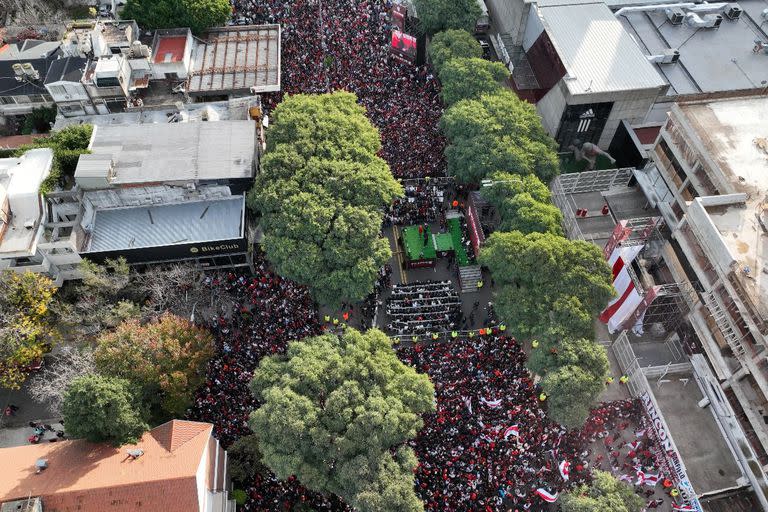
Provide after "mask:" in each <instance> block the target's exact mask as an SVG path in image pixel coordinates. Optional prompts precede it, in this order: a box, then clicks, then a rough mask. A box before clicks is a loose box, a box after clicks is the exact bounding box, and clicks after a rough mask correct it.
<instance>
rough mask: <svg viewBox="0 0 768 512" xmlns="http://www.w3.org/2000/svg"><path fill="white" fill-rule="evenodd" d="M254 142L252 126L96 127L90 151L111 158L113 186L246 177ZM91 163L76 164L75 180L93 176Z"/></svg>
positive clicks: (230, 123)
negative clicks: (86, 175) (86, 174)
mask: <svg viewBox="0 0 768 512" xmlns="http://www.w3.org/2000/svg"><path fill="white" fill-rule="evenodd" d="M256 142H257V141H256V123H255V122H254V121H216V122H196V123H163V124H159V123H158V124H138V125H137V124H133V125H102V126H99V125H97V126H95V127H94V130H93V136H92V138H91V146H90V149H91V152H92V154H93V155H105V156H109V157H111V160H112V162H113V163H114V176H113V178H112V180H111V183H112V184H113V185H128V184H134V183H136V184H138V183H168V182H179V181H182V182H185V181H206V180H220V179H242V178H251V177H253V172H254V159H255V158H256ZM94 160H95V158H94V157H90V158H87V159H85V160H84V161H83V166H81V165H80V163H78V167H77V169H76V170H75V179H77V178H78V177H82V176H85V175H84V174H83V173H86V172H87V173H88V176H90V177H93V176H94V172H95V170H94V169H93V164H94ZM103 162H105V168H104V176H105V177H106V176H107V174H108V172H109V168H108V164H109V160H108V159H106V158H105V159H104V160H103Z"/></svg>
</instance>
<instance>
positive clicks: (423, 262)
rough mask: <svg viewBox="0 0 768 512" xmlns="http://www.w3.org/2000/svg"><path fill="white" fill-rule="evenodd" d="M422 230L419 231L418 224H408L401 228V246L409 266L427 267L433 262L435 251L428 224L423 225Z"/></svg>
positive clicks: (435, 255) (435, 256)
mask: <svg viewBox="0 0 768 512" xmlns="http://www.w3.org/2000/svg"><path fill="white" fill-rule="evenodd" d="M423 229H425V230H426V236H425V235H424V232H422V233H419V226H418V225H417V226H409V227H407V228H404V229H403V232H402V237H403V248H404V249H405V260H406V263H407V265H408V266H409V267H410V268H413V267H428V266H433V265H434V264H435V259H436V258H437V253H436V252H435V246H434V243H433V242H432V233H431V230H430V228H429V226H424V227H423Z"/></svg>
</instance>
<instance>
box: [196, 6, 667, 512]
mask: <svg viewBox="0 0 768 512" xmlns="http://www.w3.org/2000/svg"><path fill="white" fill-rule="evenodd" d="M234 3H235V11H236V16H238V17H239V18H244V19H245V20H246V21H248V22H251V23H280V24H281V25H282V30H283V35H282V37H283V39H282V52H283V54H282V63H283V90H282V92H281V93H278V94H274V95H271V96H268V97H267V99H266V105H267V108H268V109H270V108H274V106H276V105H277V104H278V103H279V102H280V100H281V99H282V95H283V94H295V93H321V92H327V91H332V90H339V89H345V90H349V91H352V92H354V93H356V94H357V96H358V98H359V101H360V103H361V104H362V105H364V106H365V108H366V111H367V114H368V116H369V117H370V119H371V121H372V122H373V123H374V125H375V126H376V127H377V128H378V129H379V130H380V133H381V139H382V150H381V153H380V154H381V156H382V157H383V158H384V159H385V160H386V161H387V162H388V164H389V165H390V168H391V170H392V172H393V174H394V175H395V176H396V177H398V178H400V179H402V180H404V185H405V191H406V195H405V198H403V199H402V200H398V201H397V202H396V204H395V205H394V207H393V208H392V210H391V211H390V213H389V214H388V215H387V216H386V217H385V223H386V224H405V225H407V224H412V223H416V222H418V223H422V222H424V223H429V222H434V221H435V220H436V219H438V218H439V216H440V211H441V205H442V203H443V200H444V197H443V190H442V188H441V187H438V186H437V185H436V184H435V182H433V183H431V184H430V182H429V180H427V181H415V182H411V183H409V182H408V181H407V180H413V179H416V180H419V179H422V178H424V177H431V178H436V177H440V176H443V175H444V173H445V160H444V156H443V151H444V147H445V141H444V138H443V137H442V135H441V134H440V132H439V128H438V122H439V119H440V116H441V114H442V111H443V106H442V102H441V100H440V97H439V92H440V91H439V84H438V82H437V81H436V80H435V79H434V76H433V75H432V72H431V70H430V68H429V67H428V66H421V67H416V66H414V65H412V64H407V63H405V62H400V61H398V60H395V59H393V58H392V57H391V54H390V45H389V42H390V37H391V29H392V25H391V20H390V19H389V11H390V8H391V5H390V4H389V2H381V1H372V0H322V1H309V0H297V1H294V2H285V1H284V0H266V1H262V0H259V1H258V2H257V1H255V0H235V2H234ZM331 14H332V15H331ZM255 266H256V273H255V275H254V276H248V277H245V276H242V275H239V274H236V273H229V274H222V275H219V276H218V277H216V278H213V277H211V278H209V279H208V281H207V284H208V286H210V287H211V288H212V289H218V290H220V291H223V292H225V293H228V294H230V295H231V296H232V297H233V299H234V302H235V303H236V304H237V305H236V306H234V307H233V309H232V310H231V311H220V312H219V314H217V315H215V316H213V317H211V318H207V319H206V320H205V323H207V324H208V326H209V327H210V329H211V330H212V332H213V333H214V334H215V336H216V340H217V341H216V355H215V357H214V358H213V360H211V361H210V363H209V364H208V368H207V379H206V382H205V383H204V385H203V386H202V387H201V388H200V389H199V390H198V392H197V396H196V398H195V402H194V405H193V407H192V409H191V411H190V414H189V417H190V419H195V420H200V421H207V422H211V423H213V424H214V425H215V427H214V432H215V435H216V437H218V438H219V439H220V440H221V441H222V443H223V444H224V445H225V446H230V445H231V444H232V443H233V442H234V441H236V440H237V439H239V438H241V437H243V436H246V435H249V434H250V433H251V431H250V429H249V427H248V418H249V414H250V412H251V411H252V410H253V409H254V408H256V407H257V406H258V403H257V402H256V399H255V398H254V397H253V395H252V393H251V392H250V390H249V387H248V386H249V382H250V380H251V378H252V376H253V372H254V370H255V368H256V367H257V366H258V364H259V361H260V360H261V359H262V358H264V357H266V356H269V355H273V354H282V353H284V352H285V350H286V347H287V344H288V343H289V342H290V341H292V340H297V339H301V338H304V337H307V336H312V335H317V334H320V333H322V332H323V331H324V330H326V329H334V328H337V327H341V326H338V325H336V322H337V319H334V323H333V324H331V323H329V322H328V317H326V318H325V319H323V318H321V317H319V314H318V312H317V311H316V310H315V309H314V305H313V301H312V298H311V296H310V294H309V293H308V291H307V290H306V289H305V288H304V287H302V286H299V285H297V284H295V283H293V282H291V281H289V280H287V279H284V278H282V277H280V276H278V275H277V274H275V273H273V272H272V271H271V270H269V268H268V265H267V263H266V262H265V261H264V260H262V259H260V258H257V261H256V263H255ZM390 273H391V269H390V268H389V267H388V266H387V267H386V268H383V269H382V271H381V275H380V277H381V278H380V280H379V282H378V283H377V285H376V293H374V294H373V295H371V296H370V297H369V298H368V299H367V300H366V301H364V302H363V303H362V306H361V307H360V308H359V309H358V310H356V311H355V310H350V311H351V312H352V313H351V314H352V315H362V316H364V317H365V321H366V323H367V325H370V319H371V318H372V317H373V315H374V312H375V310H376V307H377V295H378V293H379V292H380V291H382V290H383V289H384V288H389V286H390V284H389V283H390ZM412 306H418V307H419V308H420V309H419V311H418V314H417V315H416V316H414V313H413V311H411V310H412ZM385 310H386V312H387V314H388V316H389V317H390V319H391V321H392V325H391V326H390V329H389V330H390V331H395V332H402V333H410V332H412V331H413V329H412V328H411V327H412V325H411V324H415V325H416V324H417V325H418V327H417V330H421V331H424V332H432V331H433V330H434V325H436V324H440V325H442V326H443V327H444V329H442V330H451V329H458V328H462V327H464V326H465V325H464V324H462V323H461V322H462V314H461V308H460V301H459V297H458V294H457V293H456V291H455V290H454V288H453V287H452V285H451V283H450V282H449V281H448V282H436V283H432V284H423V283H421V284H420V283H415V284H411V285H405V286H399V287H395V288H394V289H393V290H392V291H391V293H390V294H389V301H388V303H387V304H386V307H385ZM347 314H349V313H347ZM343 320H344V322H341V324H344V323H345V322H346V321H347V320H348V317H347V316H345V317H344V319H343ZM465 323H466V322H465ZM397 353H398V355H399V357H400V359H401V360H402V361H403V362H405V363H407V364H409V365H412V366H414V367H415V368H417V369H418V370H419V371H421V372H424V373H426V374H428V375H429V377H430V379H431V381H432V382H433V384H434V386H435V390H436V399H437V410H436V412H435V413H434V414H428V415H427V416H426V417H425V418H424V424H425V426H424V428H423V429H422V431H421V432H420V433H419V435H418V437H417V438H416V439H414V440H413V441H411V442H410V444H411V446H412V447H413V449H414V450H415V452H416V454H417V455H418V459H419V465H418V467H417V468H416V469H415V470H414V472H415V481H416V488H417V493H418V494H419V497H420V498H421V499H422V500H423V502H424V506H425V509H426V510H429V511H487V512H494V511H501V510H509V511H537V510H550V507H551V502H552V501H553V498H554V499H556V497H557V495H558V494H559V493H561V492H563V491H564V490H566V489H568V488H571V487H572V486H573V485H575V484H578V483H582V482H588V481H589V479H590V473H591V471H592V470H593V469H603V470H607V471H611V472H613V473H614V474H615V475H622V476H621V479H622V480H624V481H628V482H629V483H631V484H633V485H635V490H636V492H637V493H638V494H642V495H644V498H645V499H646V501H647V505H646V506H647V507H648V508H655V507H657V506H658V505H659V504H660V503H661V501H660V500H658V499H651V497H652V496H653V494H654V490H653V486H652V485H650V484H651V483H653V484H654V485H655V484H656V479H658V478H659V476H658V469H657V468H658V464H657V463H656V462H655V461H654V453H653V450H652V449H651V441H650V440H649V439H648V438H647V436H646V435H645V432H644V430H643V429H642V426H641V412H640V406H639V404H638V403H637V402H636V401H632V400H626V401H616V402H611V403H608V404H599V405H598V406H597V407H596V408H595V409H593V410H592V413H591V416H590V418H589V419H588V420H587V422H586V423H585V425H584V427H582V428H581V429H575V430H568V429H566V428H564V427H562V426H560V425H558V424H556V423H554V422H552V421H551V420H549V419H548V418H547V416H546V401H545V400H544V399H543V398H542V393H541V389H540V388H539V387H538V386H537V385H536V384H535V383H534V381H533V380H532V378H531V375H530V373H529V372H528V370H527V369H526V368H525V366H524V362H525V357H526V356H525V352H524V351H523V349H522V346H521V344H520V343H519V342H518V341H516V340H515V339H514V338H512V337H509V336H506V335H505V333H504V332H503V331H500V330H499V329H498V328H497V327H493V328H488V329H483V330H482V332H480V333H479V334H474V335H473V336H472V337H471V338H469V337H466V336H464V335H462V336H459V337H452V338H451V339H443V340H441V341H439V342H432V341H431V340H429V339H427V338H424V339H422V340H421V341H420V342H419V343H417V344H412V343H410V341H405V342H403V343H402V345H400V346H398V348H397ZM613 385H620V384H619V383H618V382H617V383H615V384H613ZM244 490H245V492H246V495H247V498H246V503H245V507H244V508H245V510H251V511H281V510H286V511H288V510H294V509H295V507H297V506H300V505H304V506H305V507H306V508H305V509H311V510H318V511H320V510H348V508H347V506H346V505H344V503H343V502H342V501H340V500H338V499H337V498H334V497H330V498H329V497H326V496H322V495H320V494H317V493H314V492H311V491H308V490H306V489H304V488H303V487H302V486H301V485H300V483H299V482H298V481H297V480H296V479H295V478H289V479H287V480H279V479H277V478H275V477H274V476H273V475H271V474H270V473H268V472H267V473H263V474H258V475H256V477H255V478H254V480H253V482H252V483H251V484H250V485H249V486H247V487H246V488H245V489H244ZM302 510H303V509H302Z"/></svg>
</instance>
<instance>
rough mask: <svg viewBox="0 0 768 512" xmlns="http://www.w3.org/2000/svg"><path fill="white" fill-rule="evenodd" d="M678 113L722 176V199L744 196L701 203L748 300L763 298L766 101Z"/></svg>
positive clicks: (685, 108) (767, 223)
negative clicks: (723, 202)
mask: <svg viewBox="0 0 768 512" xmlns="http://www.w3.org/2000/svg"><path fill="white" fill-rule="evenodd" d="M677 108H679V113H680V114H682V115H683V116H684V117H685V119H686V120H687V122H688V123H690V125H691V127H692V128H693V130H694V131H695V132H696V134H697V135H698V138H699V140H700V141H701V142H702V143H703V144H704V145H705V147H706V151H707V153H708V154H709V156H710V157H711V159H712V160H713V161H714V162H715V163H716V165H717V166H718V167H719V168H720V170H721V171H722V178H721V180H722V183H718V185H719V189H721V194H745V196H746V199H745V200H743V201H741V200H739V201H734V202H732V203H731V204H726V205H713V204H712V202H708V201H706V200H704V201H702V204H703V205H704V207H705V208H706V211H707V213H708V214H709V218H710V219H711V221H712V223H713V224H714V226H715V228H716V229H717V231H718V232H719V233H720V237H721V239H722V242H723V243H724V244H725V246H726V247H727V248H728V251H729V253H730V255H731V257H732V258H733V260H735V261H736V262H737V265H738V268H737V269H736V273H737V275H739V276H741V277H742V279H741V282H742V283H743V284H744V285H745V286H746V288H747V289H748V291H749V292H750V293H751V294H753V297H755V298H758V297H762V298H768V275H766V273H765V271H766V270H768V124H766V119H768V98H765V97H753V98H741V99H735V100H721V101H713V102H709V103H698V104H683V105H679V106H678V107H677ZM734 197H735V198H737V197H739V196H734ZM741 197H742V198H743V197H744V196H741ZM758 302H762V300H758Z"/></svg>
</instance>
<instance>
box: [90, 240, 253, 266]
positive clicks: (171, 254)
mask: <svg viewBox="0 0 768 512" xmlns="http://www.w3.org/2000/svg"><path fill="white" fill-rule="evenodd" d="M81 256H82V257H83V258H88V259H89V260H91V261H95V262H97V263H103V262H104V260H106V259H117V258H120V257H123V258H125V259H126V261H128V263H129V264H131V265H132V266H143V265H147V266H149V265H154V264H159V263H174V262H193V263H196V264H197V265H199V266H200V267H203V268H210V269H214V268H231V267H244V266H248V267H250V266H251V257H250V243H249V241H248V239H247V238H246V237H243V238H234V239H229V240H216V241H213V242H194V243H187V244H174V245H165V246H156V247H137V248H127V249H119V250H114V251H103V252H85V253H81Z"/></svg>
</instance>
